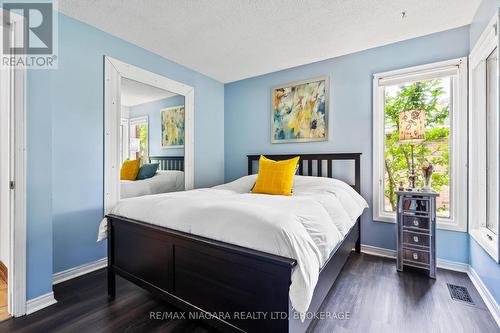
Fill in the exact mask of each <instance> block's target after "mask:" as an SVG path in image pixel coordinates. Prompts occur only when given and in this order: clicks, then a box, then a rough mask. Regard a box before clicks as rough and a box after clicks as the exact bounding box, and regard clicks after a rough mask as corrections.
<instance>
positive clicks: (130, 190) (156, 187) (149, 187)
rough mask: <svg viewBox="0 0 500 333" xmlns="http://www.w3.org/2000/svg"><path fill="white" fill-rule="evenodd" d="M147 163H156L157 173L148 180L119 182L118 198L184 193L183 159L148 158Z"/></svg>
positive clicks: (169, 157)
mask: <svg viewBox="0 0 500 333" xmlns="http://www.w3.org/2000/svg"><path fill="white" fill-rule="evenodd" d="M149 163H158V171H157V172H156V174H155V175H154V176H153V177H151V178H148V179H143V180H134V181H131V180H120V198H121V199H126V198H132V197H139V196H143V195H150V194H158V193H168V192H177V191H184V157H183V156H150V157H149Z"/></svg>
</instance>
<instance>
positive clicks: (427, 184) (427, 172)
mask: <svg viewBox="0 0 500 333" xmlns="http://www.w3.org/2000/svg"><path fill="white" fill-rule="evenodd" d="M433 168H434V167H433V166H432V164H430V163H424V164H422V167H421V169H422V173H423V174H424V187H422V189H423V190H425V191H430V190H431V182H432V171H433Z"/></svg>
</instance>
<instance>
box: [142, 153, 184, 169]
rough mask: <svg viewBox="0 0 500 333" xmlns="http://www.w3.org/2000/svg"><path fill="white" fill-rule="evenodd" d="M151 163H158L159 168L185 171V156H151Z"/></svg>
mask: <svg viewBox="0 0 500 333" xmlns="http://www.w3.org/2000/svg"><path fill="white" fill-rule="evenodd" d="M149 163H158V170H179V171H184V156H149Z"/></svg>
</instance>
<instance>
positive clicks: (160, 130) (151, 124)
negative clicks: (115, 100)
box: [120, 78, 184, 199]
mask: <svg viewBox="0 0 500 333" xmlns="http://www.w3.org/2000/svg"><path fill="white" fill-rule="evenodd" d="M120 159H121V169H120V197H121V199H125V198H131V197H137V196H143V195H150V194H158V193H167V192H175V191H183V190H184V96H182V95H177V94H174V93H172V92H169V91H166V90H163V89H159V88H157V87H153V86H150V85H147V84H144V83H141V82H137V81H134V80H130V79H127V78H122V80H121V122H120Z"/></svg>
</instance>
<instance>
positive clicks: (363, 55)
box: [224, 27, 469, 263]
mask: <svg viewBox="0 0 500 333" xmlns="http://www.w3.org/2000/svg"><path fill="white" fill-rule="evenodd" d="M468 54H469V28H468V27H462V28H458V29H454V30H449V31H446V32H442V33H436V34H432V35H428V36H424V37H420V38H415V39H411V40H407V41H403V42H399V43H394V44H390V45H387V46H383V47H378V48H374V49H370V50H366V51H362V52H358V53H354V54H349V55H346V56H342V57H337V58H333V59H329V60H325V61H321V62H317V63H313V64H309V65H304V66H299V67H295V68H291V69H287V70H283V71H279V72H275V73H271V74H267V75H263V76H259V77H254V78H250V79H246V80H242V81H238V82H234V83H231V84H227V85H226V86H225V95H224V101H225V102H224V103H225V104H224V105H225V106H224V108H225V117H224V121H225V124H224V133H225V149H224V151H225V160H224V161H225V170H226V172H225V178H226V181H230V180H233V179H235V178H237V177H240V176H243V175H245V173H246V171H247V169H246V157H245V156H246V155H247V154H251V153H308V152H361V153H363V155H362V158H361V163H362V170H361V190H362V194H363V196H364V197H365V198H366V199H367V201H368V202H369V203H370V204H371V202H372V78H373V74H374V73H378V72H383V71H388V70H393V69H398V68H405V67H409V66H415V65H421V64H426V63H431V62H436V61H441V60H448V59H453V58H458V57H464V56H467V55H468ZM321 75H328V76H329V77H330V81H331V82H330V133H329V137H330V139H329V141H328V142H316V143H301V144H275V145H273V144H271V143H270V142H271V134H270V129H269V128H270V104H271V102H270V99H271V87H272V86H274V85H278V84H282V83H287V82H293V81H297V80H303V79H308V78H312V77H317V76H321ZM372 216H373V212H372V210H371V209H369V210H368V211H367V212H366V213H365V214H364V216H363V218H362V228H363V229H362V242H363V244H367V245H373V246H377V247H382V248H389V249H395V246H396V232H395V224H389V223H382V222H373V221H372ZM438 237H439V239H440V241H439V242H438V248H437V254H438V257H439V258H442V259H447V260H453V261H459V262H463V263H467V262H468V234H467V233H462V232H451V231H443V230H439V231H438Z"/></svg>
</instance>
